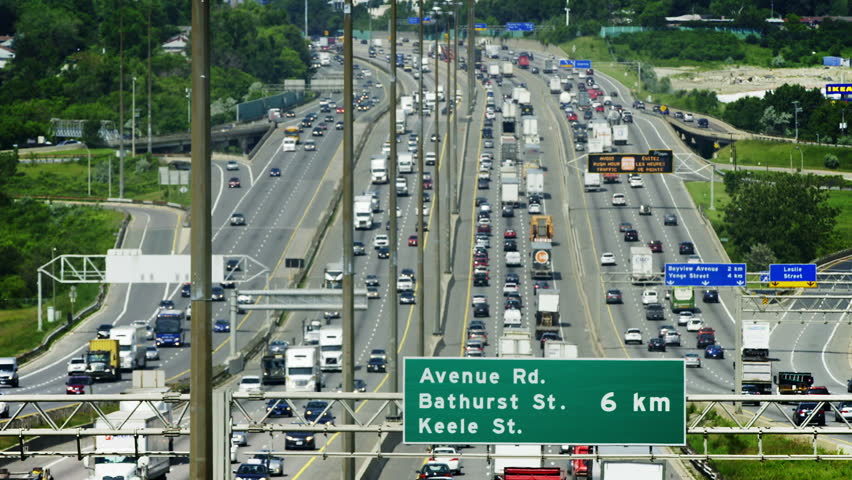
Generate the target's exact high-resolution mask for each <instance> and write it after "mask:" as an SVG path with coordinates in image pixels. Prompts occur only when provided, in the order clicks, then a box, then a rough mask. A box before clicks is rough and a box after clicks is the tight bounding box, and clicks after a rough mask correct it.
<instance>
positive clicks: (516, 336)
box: [497, 331, 533, 358]
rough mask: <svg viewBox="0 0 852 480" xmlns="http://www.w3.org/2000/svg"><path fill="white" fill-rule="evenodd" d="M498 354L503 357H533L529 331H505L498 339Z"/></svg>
mask: <svg viewBox="0 0 852 480" xmlns="http://www.w3.org/2000/svg"><path fill="white" fill-rule="evenodd" d="M497 356H499V357H503V358H532V356H533V354H532V338H531V337H530V334H529V332H524V331H516V332H512V331H507V332H505V333H504V334H503V336H502V337H500V338H499V340H498V341H497Z"/></svg>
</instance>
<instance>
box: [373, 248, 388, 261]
mask: <svg viewBox="0 0 852 480" xmlns="http://www.w3.org/2000/svg"><path fill="white" fill-rule="evenodd" d="M376 255H377V256H378V257H379V258H382V259H387V258H390V248H388V247H379V248H377V249H376Z"/></svg>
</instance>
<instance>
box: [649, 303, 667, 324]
mask: <svg viewBox="0 0 852 480" xmlns="http://www.w3.org/2000/svg"><path fill="white" fill-rule="evenodd" d="M645 320H665V314H664V313H663V305H662V304H659V303H652V304H650V305H648V306H647V307H645Z"/></svg>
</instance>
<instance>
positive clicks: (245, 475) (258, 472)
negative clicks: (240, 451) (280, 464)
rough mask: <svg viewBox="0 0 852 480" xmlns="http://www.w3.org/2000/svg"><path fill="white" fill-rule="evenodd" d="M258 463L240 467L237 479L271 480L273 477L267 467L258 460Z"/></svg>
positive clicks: (245, 464)
mask: <svg viewBox="0 0 852 480" xmlns="http://www.w3.org/2000/svg"><path fill="white" fill-rule="evenodd" d="M257 462H258V463H254V462H252V463H244V464H242V465H240V468H238V469H237V471H236V472H234V473H236V477H235V478H238V479H246V480H247V479H252V480H255V479H258V480H259V479H263V480H269V478H270V477H271V475H270V474H269V469H268V468H266V465H264V464H263V463H262V461H260V460H258V461H257Z"/></svg>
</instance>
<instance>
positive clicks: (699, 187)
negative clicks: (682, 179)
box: [686, 182, 852, 261]
mask: <svg viewBox="0 0 852 480" xmlns="http://www.w3.org/2000/svg"><path fill="white" fill-rule="evenodd" d="M686 189H687V190H688V191H689V195H690V196H691V197H692V201H693V202H695V204H696V205H698V207H699V208H701V209H702V210H703V211H704V214H705V215H706V216H707V218H708V219H710V223H711V224H712V225H713V230H714V231H715V232H716V235H718V236H719V238H720V239H721V240H725V238H727V237H729V234H728V232H727V228H726V225H725V221H724V214H723V209H724V207H725V205H727V204H728V203H729V202H730V201H731V197H730V196H728V194H727V193H725V185H724V184H723V183H721V182H716V185H715V191H714V192H713V194H714V203H715V205H716V209H715V210H710V182H686ZM828 203H829V205H831V206H832V207H837V208H839V209H840V214H839V215H838V216H837V226H836V227H835V230H836V231H837V234H838V236H839V238H841V239H842V241H843V242H844V245H843V248H850V247H852V191H848V190H831V191H829V193H828ZM722 245H724V246H725V251H726V252H727V253H728V256H729V257H731V260H733V261H738V260H742V259H740V258H737V257H736V255H734V252H733V248H730V247H729V245H730V242H725V241H723V242H722Z"/></svg>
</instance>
